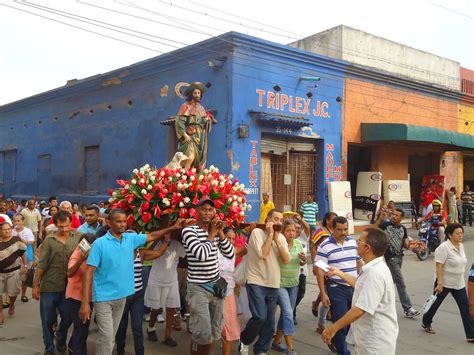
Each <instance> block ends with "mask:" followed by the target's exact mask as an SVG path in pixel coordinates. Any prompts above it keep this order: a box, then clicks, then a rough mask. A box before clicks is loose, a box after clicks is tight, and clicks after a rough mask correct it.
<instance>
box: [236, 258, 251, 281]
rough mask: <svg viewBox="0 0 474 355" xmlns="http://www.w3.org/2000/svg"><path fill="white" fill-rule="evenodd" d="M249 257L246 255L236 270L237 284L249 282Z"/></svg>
mask: <svg viewBox="0 0 474 355" xmlns="http://www.w3.org/2000/svg"><path fill="white" fill-rule="evenodd" d="M247 258H248V257H247V255H245V256H244V257H243V258H242V261H241V262H240V264H239V265H237V267H236V268H235V270H234V281H235V283H236V284H237V285H245V283H246V282H247Z"/></svg>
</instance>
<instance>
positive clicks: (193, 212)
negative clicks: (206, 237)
mask: <svg viewBox="0 0 474 355" xmlns="http://www.w3.org/2000/svg"><path fill="white" fill-rule="evenodd" d="M189 217H191V218H195V219H197V217H198V215H197V212H196V209H195V208H190V209H189Z"/></svg>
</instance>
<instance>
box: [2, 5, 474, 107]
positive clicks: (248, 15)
mask: <svg viewBox="0 0 474 355" xmlns="http://www.w3.org/2000/svg"><path fill="white" fill-rule="evenodd" d="M0 5H7V6H10V7H7V6H0V33H1V34H2V36H1V37H2V39H1V47H0V48H1V51H0V77H1V88H2V90H0V105H2V104H6V103H8V102H12V101H16V100H19V99H21V98H24V97H28V96H31V95H34V94H37V93H40V92H43V91H47V90H50V89H53V88H56V87H59V86H63V85H64V84H65V83H66V81H67V80H69V79H81V78H84V77H88V76H92V75H95V74H98V73H104V72H107V71H110V70H113V69H116V68H120V67H122V66H126V65H129V64H132V63H135V62H138V61H141V60H144V59H148V58H151V57H154V56H156V55H159V54H160V53H162V52H168V51H170V50H173V49H175V48H176V47H183V46H184V45H185V44H192V43H195V42H198V41H201V40H204V39H207V38H209V37H210V36H215V35H219V34H221V33H224V32H227V31H238V32H242V33H247V34H249V35H252V36H256V37H261V38H265V39H268V40H271V41H275V42H279V43H289V42H292V41H294V40H296V39H299V38H302V37H306V36H309V35H311V34H314V33H318V32H321V31H324V30H326V29H329V28H331V27H334V26H338V25H340V24H345V25H348V26H351V27H354V28H357V29H360V30H362V31H366V32H369V33H372V34H374V35H377V36H380V37H384V38H387V39H390V40H393V41H396V42H399V43H402V44H405V45H408V46H411V47H415V48H418V49H421V50H424V51H427V52H430V53H433V54H436V55H440V56H442V57H446V58H449V59H452V60H455V61H457V62H460V63H461V66H463V67H467V68H470V69H474V49H473V43H474V19H473V17H474V1H472V0H451V1H446V0H432V1H431V0H430V1H427V0H410V1H407V0H400V1H393V0H392V1H383V0H378V1H374V0H370V1H369V0H358V1H352V0H331V1H327V0H326V1H319V0H312V1H309V0H292V1H290V2H287V1H285V2H283V1H275V0H260V1H258V0H252V1H250V0H241V1H211V0H142V1H140V0H136V1H134V0H130V1H128V0H100V1H99V0H79V1H74V0H60V1H59V0H56V1H54V0H37V1H36V0H32V1H29V0H28V1H22V0H18V1H8V0H0ZM97 6H101V7H105V8H107V9H109V10H106V9H99V8H98V7H97ZM11 7H15V8H17V9H21V10H23V12H21V11H18V10H14V9H12V8H11ZM110 9H111V10H114V11H115V12H113V11H110ZM54 10H60V11H63V12H62V14H63V15H66V16H73V17H74V15H79V16H83V17H82V20H84V21H89V20H88V19H93V20H99V21H102V23H101V24H100V25H101V26H104V27H108V26H109V24H114V25H116V26H120V27H122V28H120V29H119V28H118V27H114V28H115V29H118V30H120V31H122V32H126V33H132V32H130V31H129V30H130V29H132V30H135V31H136V32H133V34H134V35H135V36H131V35H129V34H125V33H118V32H115V31H111V30H108V29H106V28H103V27H97V26H93V25H91V24H86V23H84V22H80V21H77V17H76V20H74V19H71V18H68V17H64V16H59V15H58V12H57V11H56V13H55V14H53V13H51V12H52V11H53V12H54ZM24 11H28V12H31V13H35V14H40V15H42V16H46V17H50V18H52V19H54V20H56V21H62V22H65V23H67V24H69V25H73V26H78V27H82V28H84V29H86V30H89V31H94V32H97V33H100V34H102V35H103V36H110V37H117V38H119V39H121V40H122V41H127V42H130V43H133V44H134V45H131V44H127V43H123V42H119V41H116V40H113V39H110V38H105V37H103V36H99V35H97V34H93V33H90V32H86V31H83V30H80V29H78V28H73V27H70V26H67V25H64V24H60V23H57V22H53V21H50V20H47V19H44V18H40V17H37V16H34V15H32V14H29V13H25V12H24ZM117 11H118V12H122V13H123V14H119V13H117ZM65 12H68V13H70V14H66V13H65ZM130 15H134V16H136V17H132V16H130ZM237 16H240V17H237ZM137 17H142V18H137ZM143 18H146V19H148V20H144V19H143ZM94 23H96V24H97V22H94ZM177 27H180V28H177ZM136 36H140V37H142V38H137V37H136ZM150 40H151V41H150ZM163 43H165V44H168V45H164V44H163ZM139 46H141V47H146V48H148V49H145V48H141V47H139Z"/></svg>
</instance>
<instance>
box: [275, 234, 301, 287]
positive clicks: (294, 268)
mask: <svg viewBox="0 0 474 355" xmlns="http://www.w3.org/2000/svg"><path fill="white" fill-rule="evenodd" d="M302 251H304V250H303V245H302V244H301V242H300V241H299V240H298V239H296V238H295V239H293V246H292V247H291V249H290V261H289V262H288V264H280V273H281V277H280V287H295V286H298V284H299V283H300V268H301V266H300V258H299V256H298V253H301V252H302Z"/></svg>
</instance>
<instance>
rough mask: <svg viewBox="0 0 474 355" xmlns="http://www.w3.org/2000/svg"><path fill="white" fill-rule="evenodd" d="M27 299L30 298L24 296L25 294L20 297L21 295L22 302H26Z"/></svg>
mask: <svg viewBox="0 0 474 355" xmlns="http://www.w3.org/2000/svg"><path fill="white" fill-rule="evenodd" d="M29 300H30V299H29V298H28V297H26V296H22V297H21V302H23V303H26V302H28V301H29Z"/></svg>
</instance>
